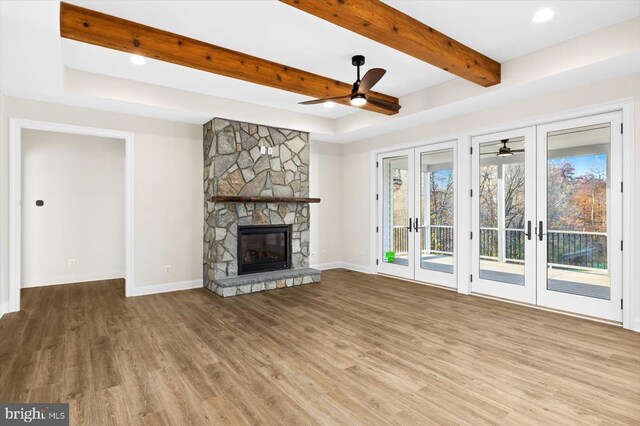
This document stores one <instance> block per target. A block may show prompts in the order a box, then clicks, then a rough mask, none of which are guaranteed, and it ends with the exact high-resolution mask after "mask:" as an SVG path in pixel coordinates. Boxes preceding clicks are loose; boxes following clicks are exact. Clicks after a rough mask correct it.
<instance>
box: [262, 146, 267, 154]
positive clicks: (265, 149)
mask: <svg viewBox="0 0 640 426" xmlns="http://www.w3.org/2000/svg"><path fill="white" fill-rule="evenodd" d="M266 153H267V147H266V146H261V147H260V154H266Z"/></svg>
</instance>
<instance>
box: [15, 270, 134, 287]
mask: <svg viewBox="0 0 640 426" xmlns="http://www.w3.org/2000/svg"><path fill="white" fill-rule="evenodd" d="M123 278H124V273H123V272H121V271H120V272H117V271H116V272H106V273H94V274H76V275H59V276H56V277H47V278H35V279H24V280H23V281H22V288H31V287H46V286H50V285H60V284H75V283H85V282H89V281H103V280H115V279H123Z"/></svg>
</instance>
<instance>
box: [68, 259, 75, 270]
mask: <svg viewBox="0 0 640 426" xmlns="http://www.w3.org/2000/svg"><path fill="white" fill-rule="evenodd" d="M75 266H76V260H75V259H69V268H74V267H75Z"/></svg>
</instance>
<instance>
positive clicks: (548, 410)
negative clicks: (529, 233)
mask: <svg viewBox="0 0 640 426" xmlns="http://www.w3.org/2000/svg"><path fill="white" fill-rule="evenodd" d="M23 308H24V310H23V311H21V312H19V313H15V314H8V315H5V316H4V317H3V318H2V319H1V320H0V342H1V345H0V367H1V368H0V384H1V386H0V401H14V402H28V401H31V402H52V401H60V402H69V403H70V410H71V423H72V424H88V425H101V424H119V425H122V424H149V425H158V424H174V425H182V424H189V423H192V424H288V425H292V424H350V425H352V424H368V425H370V424H387V423H394V424H434V423H438V424H474V425H475V424H483V423H499V424H554V425H557V424H578V423H579V424H640V334H637V333H633V332H630V331H627V330H622V329H619V328H616V327H614V326H609V325H605V324H599V323H596V322H590V321H586V320H582V319H577V318H572V317H568V316H563V315H559V314H554V313H550V312H544V311H540V310H534V309H531V308H527V307H522V306H516V305H511V304H507V303H503V302H498V301H493V300H488V299H483V298H478V297H471V296H461V295H458V294H456V293H454V292H450V291H446V290H442V289H437V288H432V287H427V286H421V285H418V284H412V283H408V282H403V281H398V280H394V279H391V278H385V277H379V276H369V275H365V274H360V273H357V272H349V271H345V270H333V271H326V272H324V273H323V275H322V283H320V284H317V285H308V286H302V287H299V288H288V289H283V290H275V291H271V292H266V293H257V294H252V295H246V296H240V297H233V298H227V299H223V298H220V297H218V296H216V295H214V294H212V293H210V292H208V291H207V290H204V289H196V290H189V291H182V292H175V293H165V294H160V295H153V296H144V297H135V298H129V299H125V298H124V284H123V282H121V281H110V282H107V281H105V282H96V283H91V284H72V285H66V286H54V287H41V288H32V289H26V290H23Z"/></svg>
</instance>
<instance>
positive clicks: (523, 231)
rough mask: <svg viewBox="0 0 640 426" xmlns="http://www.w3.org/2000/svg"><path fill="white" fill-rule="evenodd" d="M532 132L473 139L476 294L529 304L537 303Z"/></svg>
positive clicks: (529, 130) (530, 129)
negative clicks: (534, 265) (534, 267)
mask: <svg viewBox="0 0 640 426" xmlns="http://www.w3.org/2000/svg"><path fill="white" fill-rule="evenodd" d="M534 134H535V129H533V128H527V129H520V130H516V131H511V132H503V133H499V134H493V135H486V136H481V137H477V138H473V148H474V150H473V152H474V158H473V162H474V167H473V169H474V170H473V174H474V175H473V180H474V189H473V191H474V193H473V198H474V200H473V206H474V220H473V222H474V226H473V229H474V230H473V235H472V239H473V247H474V250H473V251H474V271H475V273H474V276H475V277H477V279H476V280H474V281H473V282H472V291H474V292H478V293H483V294H489V295H492V296H496V297H504V298H509V299H514V300H518V301H522V302H528V303H534V302H535V293H534V290H535V287H534V280H533V274H532V273H531V271H533V272H535V271H534V269H533V259H532V257H533V249H534V246H533V245H532V241H533V239H532V231H531V227H532V223H533V220H534V217H533V215H534V214H535V209H534V208H533V206H534V202H535V200H534V197H535V194H534V188H535V187H534V185H535V182H534V173H535V168H534V167H533V162H534V161H535V155H534V152H533V151H534V149H533V148H534V147H533V144H534V142H535V139H534ZM532 160H533V161H532Z"/></svg>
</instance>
